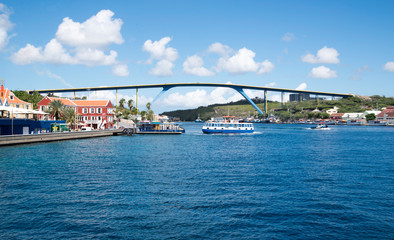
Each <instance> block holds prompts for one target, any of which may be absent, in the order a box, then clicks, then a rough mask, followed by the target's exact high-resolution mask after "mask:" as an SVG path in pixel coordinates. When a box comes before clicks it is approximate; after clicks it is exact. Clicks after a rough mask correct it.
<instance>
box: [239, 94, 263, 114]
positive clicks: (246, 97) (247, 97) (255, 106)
mask: <svg viewBox="0 0 394 240" xmlns="http://www.w3.org/2000/svg"><path fill="white" fill-rule="evenodd" d="M234 89H235V90H236V91H237V92H239V93H240V94H241V95H242V96H243V97H244V98H245V99H246V100H248V101H249V102H250V104H252V106H253V107H254V109H256V110H257V112H258V113H260V114H261V115H264V113H263V112H262V111H261V110H260V108H259V107H257V105H256V104H255V103H254V102H253V101H252V99H250V98H249V96H248V95H246V93H245V92H244V90H243V89H242V88H234Z"/></svg>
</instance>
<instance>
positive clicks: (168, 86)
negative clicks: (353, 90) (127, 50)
mask: <svg viewBox="0 0 394 240" xmlns="http://www.w3.org/2000/svg"><path fill="white" fill-rule="evenodd" d="M175 87H225V88H232V89H234V90H235V91H237V92H239V93H240V94H241V95H242V96H243V97H244V98H245V99H246V100H247V101H249V103H250V104H251V105H252V106H253V107H254V108H255V109H256V111H257V112H259V113H260V114H264V113H267V92H268V91H271V92H280V93H281V94H282V97H281V100H282V101H281V102H282V107H283V104H284V101H285V100H284V99H285V93H298V94H312V95H315V96H316V99H317V101H318V99H319V96H331V97H343V98H346V97H350V96H353V95H352V94H345V93H332V92H320V91H308V90H296V89H286V88H273V87H258V86H248V85H238V84H227V83H164V84H146V85H124V86H105V87H83V88H64V89H42V90H28V91H27V92H28V93H30V94H31V93H33V92H38V93H62V92H74V97H75V94H76V92H84V91H104V90H115V91H116V102H117V101H118V100H117V98H118V90H125V89H136V91H137V101H136V105H137V108H138V89H144V88H162V91H161V92H160V93H159V94H158V95H157V96H156V97H155V99H154V100H153V101H152V104H153V103H154V102H155V101H156V100H157V99H158V98H159V97H160V96H161V95H162V94H163V93H165V92H166V91H168V90H170V89H172V88H175ZM245 89H249V90H260V91H264V112H263V111H261V110H260V108H259V107H258V106H257V105H256V104H255V103H254V102H253V101H252V99H250V97H248V95H246V93H245V91H244V90H245ZM300 100H301V101H302V95H301V98H300Z"/></svg>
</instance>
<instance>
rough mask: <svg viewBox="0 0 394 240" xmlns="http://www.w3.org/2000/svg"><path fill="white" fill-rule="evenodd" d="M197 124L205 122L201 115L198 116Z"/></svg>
mask: <svg viewBox="0 0 394 240" xmlns="http://www.w3.org/2000/svg"><path fill="white" fill-rule="evenodd" d="M194 122H196V123H203V122H204V121H203V120H201V119H200V114H198V117H197V119H196V120H194Z"/></svg>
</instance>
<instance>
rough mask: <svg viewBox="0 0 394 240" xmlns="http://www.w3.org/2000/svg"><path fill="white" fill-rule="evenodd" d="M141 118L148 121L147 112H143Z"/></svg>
mask: <svg viewBox="0 0 394 240" xmlns="http://www.w3.org/2000/svg"><path fill="white" fill-rule="evenodd" d="M141 118H142V120H145V119H146V111H141Z"/></svg>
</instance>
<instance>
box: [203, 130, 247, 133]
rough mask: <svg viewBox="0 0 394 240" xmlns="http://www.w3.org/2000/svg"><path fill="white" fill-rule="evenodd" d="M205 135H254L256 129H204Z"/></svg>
mask: <svg viewBox="0 0 394 240" xmlns="http://www.w3.org/2000/svg"><path fill="white" fill-rule="evenodd" d="M202 132H203V133H208V134H210V133H253V132H254V129H251V130H240V129H202Z"/></svg>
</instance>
